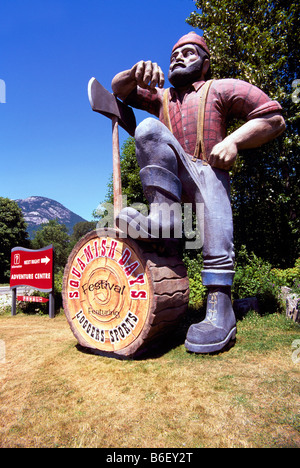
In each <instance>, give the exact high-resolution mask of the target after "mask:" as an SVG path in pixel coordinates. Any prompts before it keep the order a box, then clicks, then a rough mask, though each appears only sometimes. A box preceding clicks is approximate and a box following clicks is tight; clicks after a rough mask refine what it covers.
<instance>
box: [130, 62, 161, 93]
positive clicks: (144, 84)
mask: <svg viewBox="0 0 300 468" xmlns="http://www.w3.org/2000/svg"><path fill="white" fill-rule="evenodd" d="M130 76H131V78H132V79H134V80H135V81H136V84H137V85H138V86H140V87H141V88H144V89H149V90H150V91H153V90H154V88H155V87H156V86H158V87H159V88H163V86H164V83H165V76H164V74H163V72H162V70H161V68H160V67H159V66H158V65H157V63H153V62H151V61H147V62H144V61H143V60H141V61H140V62H138V63H136V64H135V65H134V66H133V67H132V69H131V71H130Z"/></svg>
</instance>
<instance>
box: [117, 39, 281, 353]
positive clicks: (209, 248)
mask: <svg viewBox="0 0 300 468" xmlns="http://www.w3.org/2000/svg"><path fill="white" fill-rule="evenodd" d="M168 78H169V81H170V83H171V84H172V86H173V87H172V88H170V89H164V87H163V86H164V75H163V72H162V70H161V68H160V67H159V66H158V65H157V64H156V63H152V62H150V61H140V62H138V63H137V64H135V65H134V66H133V67H132V68H131V69H130V70H126V71H124V72H121V73H119V74H118V75H116V76H115V77H114V79H113V81H112V89H113V92H114V94H115V95H116V96H117V97H119V98H120V99H122V100H123V101H124V102H125V103H126V104H128V105H130V106H132V107H134V108H138V109H143V110H146V111H148V112H149V113H150V114H153V115H154V116H156V117H158V118H159V120H156V119H154V118H147V119H146V120H144V121H143V122H142V123H141V124H140V125H139V126H138V127H137V129H136V132H135V138H136V155H137V160H138V163H139V165H140V168H141V171H140V176H141V181H142V184H143V190H144V193H145V196H146V198H147V200H148V201H149V203H150V207H151V209H150V214H149V216H142V215H141V214H140V213H138V212H137V211H135V210H134V209H133V208H125V209H123V210H121V212H120V213H119V215H118V217H117V224H118V226H119V227H120V228H121V229H123V230H124V229H125V228H126V229H127V232H128V228H129V227H130V226H131V227H132V228H136V229H138V231H139V232H140V240H142V241H145V240H149V239H150V240H151V239H157V238H159V237H160V235H159V233H160V232H161V230H162V228H163V227H164V226H163V225H165V224H166V223H167V224H168V228H169V229H170V232H174V231H175V230H176V226H177V225H178V224H179V223H180V224H181V213H180V211H178V212H177V214H176V211H175V214H174V216H173V217H172V216H169V217H168V219H166V218H165V217H164V216H163V214H164V213H163V209H162V208H161V207H162V206H166V204H167V205H173V204H174V203H181V201H183V200H185V201H189V202H191V203H193V204H194V205H196V204H201V203H202V204H204V239H203V257H204V269H203V272H202V278H203V284H204V285H205V286H207V288H208V301H207V312H206V317H205V320H204V321H202V322H200V323H198V324H194V325H192V326H191V327H190V329H189V331H188V334H187V338H186V343H185V345H186V348H187V349H188V350H189V351H192V352H196V353H208V352H213V351H219V350H221V349H222V348H223V347H224V346H225V345H226V344H227V343H228V342H229V341H230V340H232V339H233V338H234V337H235V334H236V319H235V315H234V312H233V308H232V302H231V286H232V282H233V277H234V247H233V223H232V210H231V203H230V180H229V173H228V170H229V169H230V168H231V167H232V166H233V164H234V162H235V160H236V158H237V153H238V150H242V149H245V148H256V147H259V146H261V145H263V144H264V143H266V142H268V141H270V140H272V139H274V138H276V137H277V136H278V135H280V134H281V133H282V132H283V131H284V129H285V122H284V119H283V117H282V116H281V107H280V105H279V103H277V102H276V101H272V100H271V99H270V98H269V97H268V96H266V94H265V93H263V92H262V91H261V90H260V89H258V88H257V87H255V86H252V85H251V84H249V83H246V82H244V81H241V80H235V79H221V80H210V79H209V78H210V51H209V49H208V46H207V44H206V43H205V41H204V39H203V38H202V37H200V36H199V35H197V34H196V33H194V32H192V33H189V34H187V35H185V36H183V37H181V39H179V41H178V42H177V43H176V44H175V45H174V47H173V50H172V53H171V62H170V68H169V74H168ZM231 118H238V119H243V120H244V121H245V123H244V124H243V125H242V126H241V127H240V128H238V129H237V130H236V131H234V132H233V133H232V134H230V135H227V134H226V126H227V124H228V121H229V120H230V119H231ZM137 220H138V222H137ZM153 233H155V234H153ZM157 233H158V234H157Z"/></svg>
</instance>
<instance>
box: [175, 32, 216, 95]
mask: <svg viewBox="0 0 300 468" xmlns="http://www.w3.org/2000/svg"><path fill="white" fill-rule="evenodd" d="M209 67H210V52H209V49H208V47H207V44H206V42H205V40H204V39H203V37H201V36H198V34H196V33H195V32H190V33H189V34H186V35H185V36H183V37H181V38H180V39H179V41H178V42H177V43H176V44H175V45H174V47H173V50H172V55H171V61H170V68H169V74H168V79H169V81H170V83H171V84H172V85H173V86H174V87H175V88H184V87H186V86H188V85H190V84H192V83H194V82H195V81H200V80H205V79H206V77H207V74H208V72H209Z"/></svg>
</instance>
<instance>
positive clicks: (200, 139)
mask: <svg viewBox="0 0 300 468" xmlns="http://www.w3.org/2000/svg"><path fill="white" fill-rule="evenodd" d="M212 82H213V80H208V81H206V83H205V84H204V85H203V87H202V90H201V96H200V99H199V108H198V121H197V140H196V141H197V142H196V148H195V153H194V157H193V161H196V159H199V158H200V154H201V151H202V159H203V161H207V159H206V154H205V146H204V113H205V104H206V99H207V94H208V91H209V88H210V86H211V84H212ZM163 115H164V122H165V125H166V126H167V128H168V129H169V130H170V131H171V132H172V133H173V131H172V125H171V120H170V114H169V89H166V90H165V92H164V96H163Z"/></svg>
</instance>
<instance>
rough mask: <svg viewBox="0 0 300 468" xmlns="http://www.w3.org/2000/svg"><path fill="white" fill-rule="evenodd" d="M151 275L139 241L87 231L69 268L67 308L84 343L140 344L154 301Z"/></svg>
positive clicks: (113, 347) (112, 348) (105, 347)
mask: <svg viewBox="0 0 300 468" xmlns="http://www.w3.org/2000/svg"><path fill="white" fill-rule="evenodd" d="M151 290H152V289H151V275H150V274H149V271H148V269H147V266H146V262H145V260H144V259H143V256H142V253H141V251H140V249H139V247H138V246H137V244H136V243H135V242H134V241H131V240H130V239H122V238H120V237H118V235H117V232H116V231H114V230H105V229H103V230H102V231H100V232H96V231H93V232H91V233H89V234H87V235H86V236H85V237H84V238H83V239H82V240H81V241H79V242H78V244H77V245H76V246H75V247H74V249H73V251H72V253H71V255H70V257H69V261H68V264H67V266H66V269H65V276H64V284H63V300H64V309H65V313H66V317H67V320H68V322H69V324H70V326H71V329H72V331H73V333H74V335H75V336H76V337H77V339H78V341H79V343H80V344H81V345H82V346H85V347H89V348H95V349H97V350H100V351H104V352H107V353H115V352H118V351H120V350H124V349H127V348H128V347H129V349H130V347H131V348H132V347H134V343H135V341H136V340H137V338H138V337H139V335H140V334H141V332H142V330H143V327H144V325H145V322H146V321H147V318H148V315H149V311H150V309H151V304H152V293H151Z"/></svg>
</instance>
